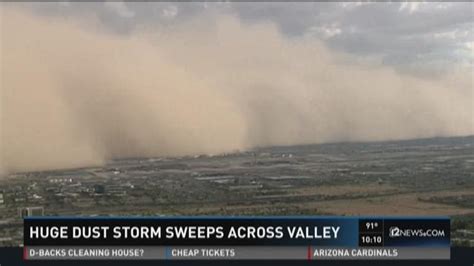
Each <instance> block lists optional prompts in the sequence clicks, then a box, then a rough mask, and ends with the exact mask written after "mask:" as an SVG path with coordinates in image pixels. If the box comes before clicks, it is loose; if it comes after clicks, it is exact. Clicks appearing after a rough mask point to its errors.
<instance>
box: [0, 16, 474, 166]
mask: <svg viewBox="0 0 474 266" xmlns="http://www.w3.org/2000/svg"><path fill="white" fill-rule="evenodd" d="M1 21H2V29H1V31H2V38H1V92H0V93H1V113H0V115H1V124H0V126H1V140H2V141H1V144H0V145H1V146H0V148H1V156H2V159H1V161H0V166H1V170H0V171H1V172H4V173H5V172H15V171H29V170H44V169H56V168H69V167H79V166H87V165H98V164H101V163H103V162H104V161H106V160H108V159H112V158H120V157H133V156H175V155H185V154H199V153H221V152H226V151H232V150H235V149H247V148H251V147H255V146H263V145H287V144H302V143H321V142H329V141H359V140H360V141H376V140H386V139H406V138H418V137H430V136H444V135H468V134H472V133H473V123H472V118H473V117H472V115H473V98H472V90H473V89H472V81H471V80H470V74H468V73H458V74H456V75H454V74H452V75H451V76H446V77H438V78H436V79H433V80H427V79H420V78H415V77H413V76H408V75H401V74H398V73H396V72H395V71H393V70H392V69H390V68H388V67H382V66H370V65H367V64H366V65H360V64H357V63H356V62H355V60H353V58H351V57H350V56H348V55H344V54H338V53H336V52H334V51H332V50H330V49H328V48H327V47H325V46H324V45H323V44H322V43H320V42H319V41H317V40H315V39H311V38H303V37H302V38H299V39H288V38H286V37H284V36H282V35H281V34H280V33H279V32H278V30H277V29H276V27H275V26H274V25H272V24H269V23H260V24H258V25H243V24H241V23H240V21H239V20H238V19H236V18H233V17H228V16H222V17H216V18H215V21H214V22H213V23H212V22H210V20H209V19H202V18H199V17H197V18H195V19H194V20H192V21H189V22H182V23H180V24H177V25H175V26H173V27H166V28H165V27H159V26H158V27H157V28H154V29H153V30H147V29H141V30H136V31H135V32H133V33H132V34H130V35H127V36H120V35H115V34H111V33H108V32H104V31H103V30H102V29H101V28H100V27H97V25H96V24H94V22H91V21H88V22H85V21H81V20H79V19H73V20H71V19H69V20H67V19H61V18H45V17H39V16H35V15H32V14H29V13H28V12H25V11H22V10H20V9H13V8H11V7H8V8H5V7H3V10H2V18H1Z"/></svg>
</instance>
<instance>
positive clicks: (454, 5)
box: [31, 1, 474, 74]
mask: <svg viewBox="0 0 474 266" xmlns="http://www.w3.org/2000/svg"><path fill="white" fill-rule="evenodd" d="M31 8H32V9H33V10H34V11H35V12H37V13H38V14H42V15H45V16H84V15H87V16H90V15H94V16H97V17H98V18H99V20H100V21H101V22H102V23H103V26H104V28H106V30H109V31H111V32H114V33H116V34H130V32H132V31H133V30H134V29H136V28H140V27H147V28H153V27H154V26H158V25H168V26H169V27H172V26H173V25H176V24H179V23H183V22H185V21H186V20H190V19H192V18H193V17H196V16H208V17H209V19H210V20H212V19H213V17H214V16H215V15H216V14H221V15H222V14H229V15H234V16H237V17H239V18H240V19H241V21H242V22H243V23H248V24H255V23H259V22H271V23H275V24H276V25H277V26H278V29H279V30H280V31H281V32H282V34H284V35H285V36H287V37H288V38H299V37H302V36H308V35H309V36H314V37H315V38H318V39H321V40H323V41H324V42H326V43H327V44H328V46H329V47H331V48H332V49H336V50H338V51H343V52H347V53H351V54H353V55H356V56H361V57H364V58H366V57H370V58H374V60H378V61H379V62H381V63H382V64H386V65H390V66H393V67H395V68H397V69H398V70H400V71H406V72H409V73H415V72H416V73H419V74H423V73H425V72H428V74H431V73H433V71H434V72H435V73H439V72H443V71H445V70H446V69H450V68H452V67H453V64H454V65H462V66H464V67H466V66H467V67H468V66H470V67H472V63H473V60H474V32H473V27H474V22H473V17H474V13H473V12H474V4H473V3H472V2H393V3H385V2H375V3H374V2H373V3H367V2H337V3H328V2H299V3H282V2H281V3H279V2H276V3H268V2H267V3H265V2H260V3H258V2H257V3H249V2H247V3H246V2H240V3H239V2H194V3H192V2H181V3H166V2H163V3H162V2H151V3H133V2H120V1H117V2H98V3H94V2H91V3H77V2H60V3H36V4H31Z"/></svg>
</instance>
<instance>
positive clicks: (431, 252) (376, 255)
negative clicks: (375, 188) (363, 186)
mask: <svg viewBox="0 0 474 266" xmlns="http://www.w3.org/2000/svg"><path fill="white" fill-rule="evenodd" d="M450 252H451V251H450V249H449V248H440V247H431V248H426V247H425V248H416V247H405V248H383V247H361V248H344V247H310V246H308V247H304V246H285V247H282V246H265V247H263V246H213V247H210V246H173V247H164V246H160V247H156V246H143V247H138V246H129V247H116V246H114V247H107V246H95V247H92V246H78V247H76V246H74V247H52V246H46V247H39V246H38V247H25V248H24V259H25V260H449V259H450Z"/></svg>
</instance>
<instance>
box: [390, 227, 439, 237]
mask: <svg viewBox="0 0 474 266" xmlns="http://www.w3.org/2000/svg"><path fill="white" fill-rule="evenodd" d="M388 236H389V237H393V238H395V237H444V236H445V232H444V230H439V229H427V230H424V229H400V228H399V227H397V226H392V227H390V229H389V233H388Z"/></svg>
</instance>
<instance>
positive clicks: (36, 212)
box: [18, 207, 44, 218]
mask: <svg viewBox="0 0 474 266" xmlns="http://www.w3.org/2000/svg"><path fill="white" fill-rule="evenodd" d="M18 214H19V215H20V218H25V217H29V216H43V215H44V208H43V207H24V208H19V209H18Z"/></svg>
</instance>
